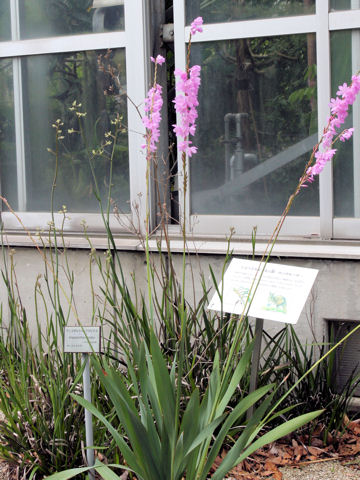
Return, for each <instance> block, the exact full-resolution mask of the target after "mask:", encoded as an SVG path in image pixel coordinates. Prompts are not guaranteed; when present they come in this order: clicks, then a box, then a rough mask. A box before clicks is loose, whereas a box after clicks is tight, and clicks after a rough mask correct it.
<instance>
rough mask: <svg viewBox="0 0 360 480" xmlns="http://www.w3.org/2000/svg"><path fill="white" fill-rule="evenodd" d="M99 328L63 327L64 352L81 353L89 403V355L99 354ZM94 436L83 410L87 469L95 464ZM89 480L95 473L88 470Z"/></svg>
mask: <svg viewBox="0 0 360 480" xmlns="http://www.w3.org/2000/svg"><path fill="white" fill-rule="evenodd" d="M100 337H101V332H100V327H65V334H64V352H65V353H81V354H82V365H83V366H84V371H83V388H84V399H85V400H87V401H88V402H89V403H91V383H90V355H89V354H90V353H99V352H100V344H101V342H100ZM93 445H94V434H93V424H92V414H91V412H90V411H89V410H88V409H87V408H86V409H85V446H86V460H87V464H88V466H89V467H92V466H93V465H94V464H95V455H94V448H93ZM88 478H89V480H95V471H94V470H93V469H91V470H89V475H88Z"/></svg>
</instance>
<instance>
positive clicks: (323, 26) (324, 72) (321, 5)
mask: <svg viewBox="0 0 360 480" xmlns="http://www.w3.org/2000/svg"><path fill="white" fill-rule="evenodd" d="M316 18H317V34H316V56H317V60H316V61H317V102H318V131H319V138H320V137H321V132H322V131H323V128H324V127H325V126H326V123H327V119H328V117H329V114H330V110H329V101H330V96H331V77H330V73H331V70H330V34H329V25H328V18H329V17H328V5H327V2H324V0H316ZM332 182H333V171H332V165H331V164H328V165H326V167H325V168H324V170H323V172H322V173H321V175H320V179H319V190H320V192H319V193H320V199H319V201H320V232H321V238H323V239H329V238H332V236H333V231H332V225H333V224H332V220H333V210H334V207H333V184H332Z"/></svg>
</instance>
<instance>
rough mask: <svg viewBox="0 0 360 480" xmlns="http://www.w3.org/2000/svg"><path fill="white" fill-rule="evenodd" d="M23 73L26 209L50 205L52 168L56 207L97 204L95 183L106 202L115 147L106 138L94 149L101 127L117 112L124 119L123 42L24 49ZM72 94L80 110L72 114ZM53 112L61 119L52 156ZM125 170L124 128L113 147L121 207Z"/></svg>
mask: <svg viewBox="0 0 360 480" xmlns="http://www.w3.org/2000/svg"><path fill="white" fill-rule="evenodd" d="M22 76H23V85H24V87H23V98H24V117H25V135H26V137H25V141H26V165H27V170H26V179H27V195H28V198H27V210H29V211H49V209H50V194H51V186H52V184H53V180H54V175H55V171H56V169H58V174H57V179H56V189H55V205H54V210H55V211H57V210H59V209H61V208H62V205H66V207H67V209H68V210H69V211H72V212H96V211H98V210H99V205H98V201H97V199H96V198H95V192H96V183H97V186H98V189H99V193H100V196H101V200H102V202H103V204H105V205H106V202H107V197H108V189H109V172H110V168H111V165H110V158H109V157H110V154H111V151H112V148H113V147H112V145H111V144H110V145H106V146H105V147H104V149H103V150H104V152H103V155H101V156H98V155H95V156H94V155H93V153H92V151H93V150H97V149H98V147H99V146H100V145H102V144H104V143H105V142H106V141H107V140H110V139H111V137H108V136H107V135H106V134H107V132H109V131H110V130H112V131H114V125H113V123H112V122H114V119H115V118H116V115H117V114H119V115H123V116H124V119H123V121H124V123H125V124H126V118H125V114H126V92H125V88H126V87H125V58H124V50H123V49H119V50H116V51H112V52H110V51H108V52H100V51H96V52H94V51H92V52H81V53H69V54H58V55H39V56H32V57H27V58H24V59H23V61H22ZM73 102H76V103H77V104H81V107H79V109H78V111H79V112H81V113H85V112H86V116H82V115H81V116H77V114H76V111H74V110H73V108H72V107H73ZM58 119H60V120H61V121H62V122H63V123H64V126H63V127H62V131H63V133H62V135H63V136H64V139H62V140H61V142H60V143H61V144H60V147H59V152H60V154H59V161H58V164H56V159H55V156H54V154H53V153H52V152H54V151H55V150H56V144H55V128H54V127H53V125H55V124H56V121H57V120H58ZM69 130H70V132H69ZM85 139H86V141H85ZM49 149H50V151H49ZM128 176H129V173H128V147H127V133H126V132H123V133H122V134H121V135H120V137H119V140H118V142H117V145H116V147H115V158H114V163H113V178H112V184H113V187H112V193H111V198H112V202H113V203H114V206H116V207H117V209H118V210H119V211H128V210H129V203H128V201H129V178H128ZM94 177H95V178H94ZM95 179H96V180H95Z"/></svg>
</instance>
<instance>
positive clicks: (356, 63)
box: [330, 30, 360, 217]
mask: <svg viewBox="0 0 360 480" xmlns="http://www.w3.org/2000/svg"><path fill="white" fill-rule="evenodd" d="M330 39H331V75H332V77H331V84H332V96H333V97H334V96H335V95H336V92H337V87H338V85H342V84H343V83H344V82H346V83H349V82H350V81H351V75H352V74H354V73H356V72H358V71H359V69H360V31H359V30H353V31H350V30H346V31H338V32H332V33H331V37H330ZM352 126H353V127H354V128H355V131H354V136H353V138H351V139H350V140H348V141H347V142H344V143H342V142H338V143H337V145H336V148H337V149H338V152H337V154H336V155H335V157H334V160H333V167H334V214H335V216H337V217H354V216H355V217H360V138H359V128H360V102H359V100H356V102H355V104H354V105H353V107H352V109H351V110H350V114H349V116H348V118H347V120H346V122H345V125H344V128H349V127H352Z"/></svg>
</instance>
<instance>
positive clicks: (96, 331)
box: [64, 327, 101, 353]
mask: <svg viewBox="0 0 360 480" xmlns="http://www.w3.org/2000/svg"><path fill="white" fill-rule="evenodd" d="M100 336H101V333H100V327H65V331H64V352H65V353H99V352H100Z"/></svg>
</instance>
